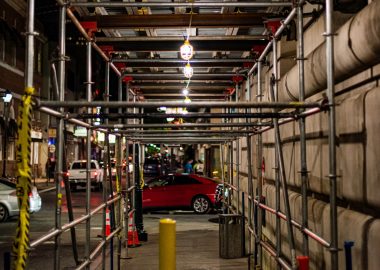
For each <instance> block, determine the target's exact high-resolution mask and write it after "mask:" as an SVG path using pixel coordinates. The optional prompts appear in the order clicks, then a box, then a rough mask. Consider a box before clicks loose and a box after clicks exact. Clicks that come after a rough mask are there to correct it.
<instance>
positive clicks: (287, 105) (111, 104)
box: [39, 100, 323, 109]
mask: <svg viewBox="0 0 380 270" xmlns="http://www.w3.org/2000/svg"><path fill="white" fill-rule="evenodd" d="M39 103H40V104H41V105H42V106H46V107H70V108H74V107H93V108H95V107H103V108H120V107H123V108H144V109H154V108H160V107H181V108H184V107H186V108H188V109H198V108H252V109H255V108H267V109H273V108H275V109H297V108H303V109H306V108H315V107H321V106H322V105H323V104H322V102H282V103H281V102H202V101H198V102H191V103H185V102H183V101H180V102H178V101H173V102H170V101H167V102H154V101H151V102H128V101H91V102H88V101H64V102H60V101H42V100H41V101H40V102H39Z"/></svg>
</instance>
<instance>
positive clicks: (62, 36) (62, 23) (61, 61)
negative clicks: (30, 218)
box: [54, 6, 66, 270]
mask: <svg viewBox="0 0 380 270" xmlns="http://www.w3.org/2000/svg"><path fill="white" fill-rule="evenodd" d="M58 33H59V35H58V43H59V48H58V49H59V52H58V91H59V93H58V95H59V96H58V98H59V101H64V98H65V64H66V63H65V54H66V7H65V6H61V7H60V8H59V31H58ZM60 111H61V112H63V108H60ZM63 121H64V120H63V119H62V118H60V119H58V130H57V137H58V140H57V151H58V153H57V157H56V160H57V171H58V175H55V177H54V179H55V188H56V206H55V210H56V211H55V228H56V229H61V227H62V222H61V214H62V211H61V201H62V191H61V180H62V171H63V170H62V169H63V141H64V135H63V130H64V122H63ZM60 246H61V235H60V234H59V235H57V236H55V238H54V269H55V270H58V269H61V267H60V257H61V254H60V253H61V247H60Z"/></svg>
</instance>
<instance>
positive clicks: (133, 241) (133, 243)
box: [128, 213, 141, 248]
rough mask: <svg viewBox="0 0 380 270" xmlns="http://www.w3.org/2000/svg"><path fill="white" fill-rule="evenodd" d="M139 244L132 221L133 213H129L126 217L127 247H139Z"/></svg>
mask: <svg viewBox="0 0 380 270" xmlns="http://www.w3.org/2000/svg"><path fill="white" fill-rule="evenodd" d="M139 246H141V244H140V241H139V236H138V234H137V231H136V227H135V224H134V222H133V213H130V214H129V218H128V247H131V248H133V247H139Z"/></svg>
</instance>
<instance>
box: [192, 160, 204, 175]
mask: <svg viewBox="0 0 380 270" xmlns="http://www.w3.org/2000/svg"><path fill="white" fill-rule="evenodd" d="M203 169H204V165H203V162H202V160H200V159H199V160H198V161H197V163H195V165H194V171H195V173H196V174H199V175H203Z"/></svg>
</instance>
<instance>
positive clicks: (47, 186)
mask: <svg viewBox="0 0 380 270" xmlns="http://www.w3.org/2000/svg"><path fill="white" fill-rule="evenodd" d="M32 185H34V186H36V187H37V189H38V192H39V193H41V192H47V191H50V190H53V189H55V183H54V179H53V178H50V181H49V182H48V181H47V178H32Z"/></svg>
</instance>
